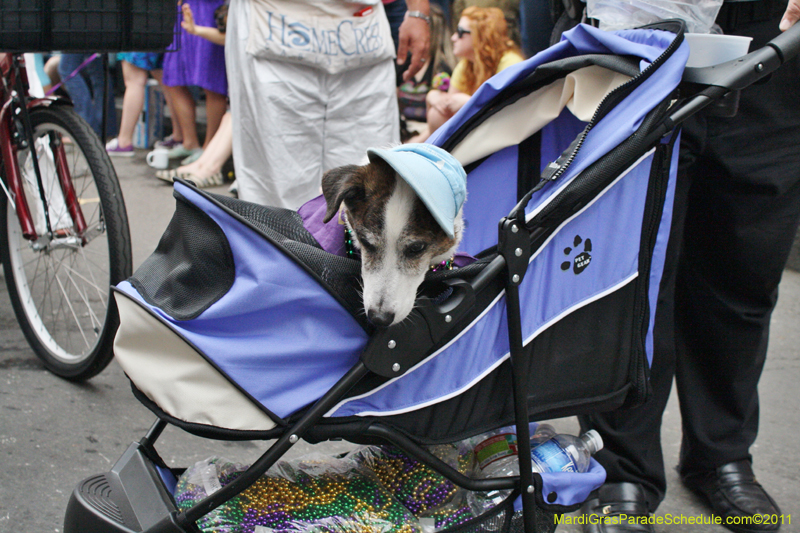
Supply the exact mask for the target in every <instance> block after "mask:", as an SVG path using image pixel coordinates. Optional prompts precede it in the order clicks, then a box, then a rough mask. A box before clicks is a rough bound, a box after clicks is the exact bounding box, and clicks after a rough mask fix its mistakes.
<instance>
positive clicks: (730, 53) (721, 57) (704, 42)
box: [685, 33, 753, 67]
mask: <svg viewBox="0 0 800 533" xmlns="http://www.w3.org/2000/svg"><path fill="white" fill-rule="evenodd" d="M685 37H686V42H688V43H689V60H688V61H686V66H687V67H710V66H713V65H719V64H720V63H725V62H726V61H731V60H732V59H737V58H739V57H742V56H743V55H746V54H747V52H748V50H750V41H752V40H753V39H752V38H751V37H742V36H740V35H718V34H711V33H687V34H685Z"/></svg>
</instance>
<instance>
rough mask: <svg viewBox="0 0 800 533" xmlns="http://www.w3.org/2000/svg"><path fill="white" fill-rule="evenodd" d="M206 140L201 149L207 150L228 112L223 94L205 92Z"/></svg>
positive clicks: (226, 99) (226, 100)
mask: <svg viewBox="0 0 800 533" xmlns="http://www.w3.org/2000/svg"><path fill="white" fill-rule="evenodd" d="M205 93H206V138H205V142H204V143H203V149H206V148H208V144H209V143H210V142H211V139H213V138H214V136H215V135H216V133H217V129H218V128H219V126H220V122H221V121H222V117H223V116H224V115H225V112H226V111H227V110H228V98H227V97H226V96H225V95H224V94H219V93H216V92H214V91H209V90H206V91H205Z"/></svg>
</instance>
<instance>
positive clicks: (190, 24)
mask: <svg viewBox="0 0 800 533" xmlns="http://www.w3.org/2000/svg"><path fill="white" fill-rule="evenodd" d="M181 11H182V12H183V20H182V21H181V28H183V29H184V30H186V33H189V34H191V35H197V28H196V27H195V25H194V13H192V8H191V7H189V4H183V5H182V6H181Z"/></svg>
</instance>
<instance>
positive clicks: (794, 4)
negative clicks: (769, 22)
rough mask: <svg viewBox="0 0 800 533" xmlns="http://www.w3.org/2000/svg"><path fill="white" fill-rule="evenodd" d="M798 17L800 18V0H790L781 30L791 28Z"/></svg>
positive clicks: (782, 20)
mask: <svg viewBox="0 0 800 533" xmlns="http://www.w3.org/2000/svg"><path fill="white" fill-rule="evenodd" d="M797 19H800V0H789V5H787V6H786V13H784V14H783V18H782V19H781V25H780V28H781V31H786V30H788V29H789V28H791V27H792V26H793V25H794V23H795V22H797Z"/></svg>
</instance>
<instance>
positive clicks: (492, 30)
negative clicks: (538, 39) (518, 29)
mask: <svg viewBox="0 0 800 533" xmlns="http://www.w3.org/2000/svg"><path fill="white" fill-rule="evenodd" d="M461 16H462V17H467V18H468V19H469V20H470V23H471V24H470V35H471V36H472V49H473V51H474V52H475V59H474V60H469V59H468V60H467V68H466V69H465V71H464V84H465V86H466V87H465V88H466V89H467V91H466V92H467V93H469V94H472V93H474V92H475V91H476V90H477V89H478V87H479V86H480V85H481V84H482V83H483V82H485V81H486V80H488V79H489V78H491V77H492V76H494V75H495V73H496V72H497V66H498V65H499V64H500V59H501V58H502V57H503V55H504V54H505V53H506V52H508V51H509V50H513V51H515V52H517V53H519V49H518V48H517V46H516V45H515V44H514V41H512V40H511V39H509V38H508V26H507V24H506V18H505V15H503V11H502V10H501V9H499V8H496V7H476V6H471V7H468V8H466V9H465V10H464V11H463V12H462V13H461Z"/></svg>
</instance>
